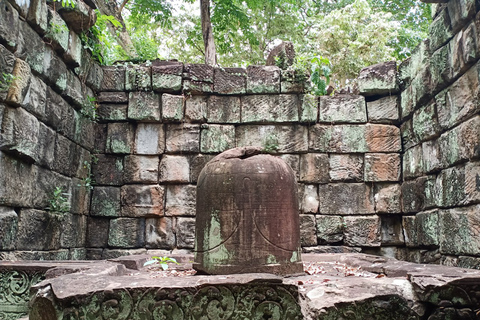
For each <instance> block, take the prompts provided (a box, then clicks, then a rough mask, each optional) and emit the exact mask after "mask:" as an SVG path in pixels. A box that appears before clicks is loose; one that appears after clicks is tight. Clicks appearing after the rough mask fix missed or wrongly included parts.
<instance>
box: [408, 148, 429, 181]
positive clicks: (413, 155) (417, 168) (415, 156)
mask: <svg viewBox="0 0 480 320" xmlns="http://www.w3.org/2000/svg"><path fill="white" fill-rule="evenodd" d="M402 160H403V178H404V179H411V178H416V177H419V176H421V175H423V174H424V173H425V171H424V169H423V152H422V145H417V146H415V147H413V148H410V149H408V150H406V151H405V153H404V154H403V159H402Z"/></svg>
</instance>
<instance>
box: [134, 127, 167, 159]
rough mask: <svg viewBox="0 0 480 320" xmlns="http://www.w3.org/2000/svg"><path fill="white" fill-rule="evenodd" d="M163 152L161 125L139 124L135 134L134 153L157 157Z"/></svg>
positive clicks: (163, 137)
mask: <svg viewBox="0 0 480 320" xmlns="http://www.w3.org/2000/svg"><path fill="white" fill-rule="evenodd" d="M164 150H165V131H164V127H163V124H156V123H139V124H138V125H137V131H136V132H135V153H137V154H151V155H159V154H162V153H163V152H164Z"/></svg>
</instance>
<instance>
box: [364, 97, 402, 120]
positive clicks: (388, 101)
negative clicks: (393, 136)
mask: <svg viewBox="0 0 480 320" xmlns="http://www.w3.org/2000/svg"><path fill="white" fill-rule="evenodd" d="M398 98H399V97H398V96H387V97H383V98H380V99H378V100H374V101H368V102H367V113H368V121H370V122H373V123H394V122H397V121H398V120H399V119H400V116H399V103H398V102H399V99H398Z"/></svg>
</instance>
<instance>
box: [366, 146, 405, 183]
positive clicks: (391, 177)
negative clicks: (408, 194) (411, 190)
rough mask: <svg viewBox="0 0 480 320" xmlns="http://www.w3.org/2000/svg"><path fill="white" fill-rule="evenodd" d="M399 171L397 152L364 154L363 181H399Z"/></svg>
mask: <svg viewBox="0 0 480 320" xmlns="http://www.w3.org/2000/svg"><path fill="white" fill-rule="evenodd" d="M400 173H401V161H400V154H399V153H368V154H365V181H372V182H379V181H399V180H400Z"/></svg>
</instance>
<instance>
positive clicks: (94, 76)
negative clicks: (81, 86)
mask: <svg viewBox="0 0 480 320" xmlns="http://www.w3.org/2000/svg"><path fill="white" fill-rule="evenodd" d="M83 55H84V56H85V55H86V54H83ZM87 58H88V57H87ZM82 64H83V62H82ZM86 64H88V69H87V70H88V73H87V81H86V84H87V85H88V86H89V87H90V88H92V89H93V90H95V91H100V86H101V85H102V80H103V69H102V67H100V65H99V64H98V63H97V62H96V61H93V60H92V59H91V61H89V62H88V63H86ZM79 76H80V75H79Z"/></svg>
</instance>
